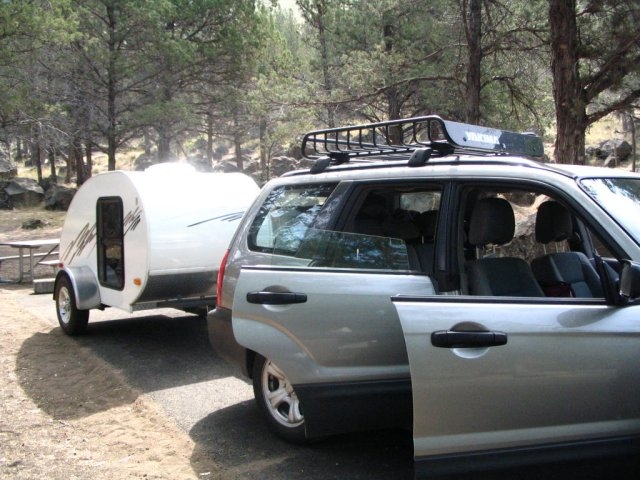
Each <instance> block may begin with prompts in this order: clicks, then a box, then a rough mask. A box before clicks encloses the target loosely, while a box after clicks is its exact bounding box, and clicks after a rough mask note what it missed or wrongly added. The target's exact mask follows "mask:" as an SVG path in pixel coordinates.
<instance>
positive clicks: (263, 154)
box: [260, 116, 269, 181]
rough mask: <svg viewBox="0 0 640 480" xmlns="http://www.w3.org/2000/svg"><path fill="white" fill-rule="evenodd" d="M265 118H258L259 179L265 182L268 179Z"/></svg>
mask: <svg viewBox="0 0 640 480" xmlns="http://www.w3.org/2000/svg"><path fill="white" fill-rule="evenodd" d="M267 149H268V147H267V117H265V116H261V117H260V172H261V173H260V178H261V179H262V180H263V181H266V180H267V179H268V178H269V171H268V169H267V158H268V153H267Z"/></svg>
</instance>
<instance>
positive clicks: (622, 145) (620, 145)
mask: <svg viewBox="0 0 640 480" xmlns="http://www.w3.org/2000/svg"><path fill="white" fill-rule="evenodd" d="M632 151H633V148H632V147H631V145H630V144H629V142H627V141H626V140H620V139H616V138H614V139H611V140H605V141H604V142H601V143H600V145H598V147H597V148H595V150H589V149H588V150H587V153H589V152H592V153H593V154H594V155H595V157H596V158H597V159H598V160H603V161H604V165H605V166H616V165H617V164H619V163H620V162H624V161H626V160H628V159H629V156H630V155H631V152H632Z"/></svg>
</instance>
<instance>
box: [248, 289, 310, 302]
mask: <svg viewBox="0 0 640 480" xmlns="http://www.w3.org/2000/svg"><path fill="white" fill-rule="evenodd" d="M306 301H307V294H306V293H294V292H249V293H247V302H249V303H255V304H258V305H288V304H290V303H305V302H306Z"/></svg>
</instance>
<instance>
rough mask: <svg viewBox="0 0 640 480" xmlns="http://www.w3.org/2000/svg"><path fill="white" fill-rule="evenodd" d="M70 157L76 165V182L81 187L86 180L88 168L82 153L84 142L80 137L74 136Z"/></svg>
mask: <svg viewBox="0 0 640 480" xmlns="http://www.w3.org/2000/svg"><path fill="white" fill-rule="evenodd" d="M70 150H71V151H70V152H69V153H70V155H69V156H70V157H71V158H72V159H73V160H72V161H73V163H74V164H75V167H76V184H77V185H78V187H80V186H81V185H82V184H83V183H84V181H85V180H86V170H85V166H84V158H83V155H82V142H81V140H80V139H79V138H77V137H76V138H74V139H73V140H72V142H71V149H70Z"/></svg>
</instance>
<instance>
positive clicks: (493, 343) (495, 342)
mask: <svg viewBox="0 0 640 480" xmlns="http://www.w3.org/2000/svg"><path fill="white" fill-rule="evenodd" d="M506 344H507V334H506V333H504V332H488V331H485V332H473V331H462V332H459V331H456V330H438V331H436V332H432V333H431V345H433V346H434V347H439V348H479V347H497V346H500V345H506Z"/></svg>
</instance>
